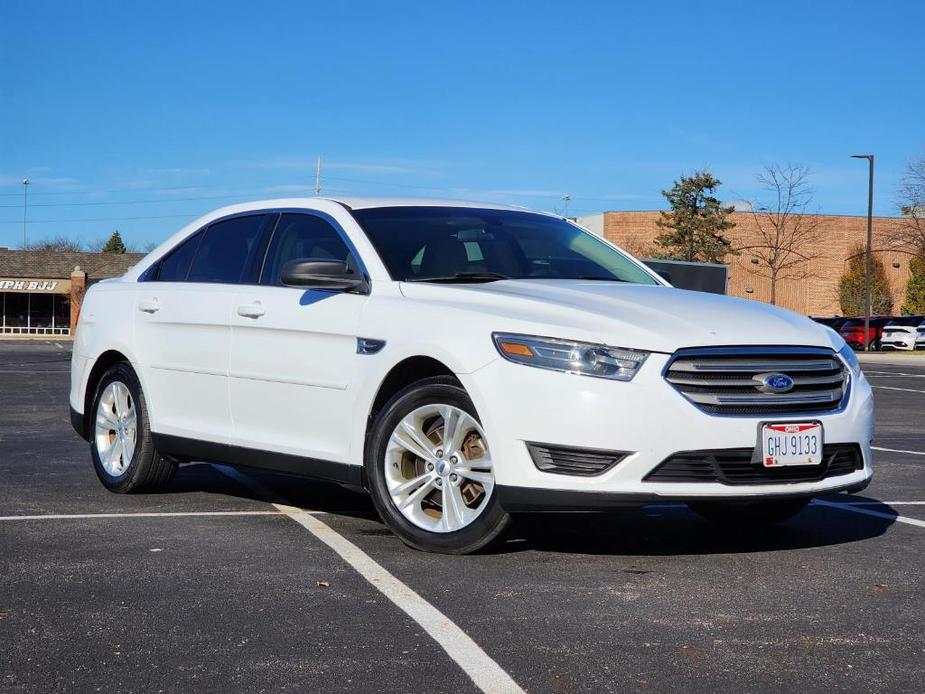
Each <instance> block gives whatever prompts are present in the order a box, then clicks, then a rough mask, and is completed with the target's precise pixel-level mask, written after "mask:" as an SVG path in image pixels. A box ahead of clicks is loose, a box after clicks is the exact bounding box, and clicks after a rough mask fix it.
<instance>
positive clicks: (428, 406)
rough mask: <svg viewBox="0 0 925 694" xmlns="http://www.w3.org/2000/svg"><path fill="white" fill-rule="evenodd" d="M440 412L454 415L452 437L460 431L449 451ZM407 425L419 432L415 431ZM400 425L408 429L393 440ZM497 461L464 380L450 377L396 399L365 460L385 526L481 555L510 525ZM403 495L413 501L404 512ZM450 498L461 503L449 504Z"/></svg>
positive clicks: (446, 549) (426, 543) (432, 547)
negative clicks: (462, 383)
mask: <svg viewBox="0 0 925 694" xmlns="http://www.w3.org/2000/svg"><path fill="white" fill-rule="evenodd" d="M439 412H447V413H448V416H449V418H450V424H451V425H452V428H451V432H452V431H458V432H459V433H458V434H457V435H456V436H455V437H454V436H451V437H450V438H451V441H450V443H449V445H447V446H446V447H447V449H448V450H446V451H443V448H442V447H443V446H444V445H446V438H445V434H446V430H447V428H448V426H447V418H446V417H443V416H442V415H440V414H437V413H439ZM406 423H411V424H409V426H411V427H412V429H413V432H414V433H413V434H407V432H408V431H410V430H409V429H408V428H407V427H406ZM400 426H401V427H405V428H403V429H401V432H400V434H399V435H397V436H393V433H394V432H396V429H398V428H399V427H400ZM422 436H423V437H424V438H422ZM425 439H426V440H425ZM401 442H404V444H403V443H401ZM416 442H422V443H421V444H417V443H416ZM454 442H455V443H454ZM412 449H413V450H414V451H416V452H418V453H421V455H417V454H416V453H412V452H411V451H412ZM437 453H440V455H437ZM425 454H426V456H428V457H425ZM489 456H490V445H489V444H488V442H487V440H486V437H485V434H484V432H483V431H482V429H481V423H480V422H479V419H478V414H477V413H476V411H475V407H474V406H473V405H472V401H471V400H470V399H469V396H468V395H467V394H466V391H465V390H464V389H463V388H462V387H460V385H459V383H458V381H456V380H455V379H453V378H450V377H445V376H441V377H435V378H428V379H424V380H421V381H418V382H417V383H414V384H412V385H410V386H408V387H407V388H405V389H404V390H402V391H401V392H399V393H397V394H396V395H395V396H394V397H392V399H391V400H389V402H388V403H386V405H385V407H383V408H382V409H381V410H380V411H379V413H378V414H377V415H376V417H375V420H374V421H373V423H372V426H371V428H370V433H369V437H368V439H367V445H366V453H365V460H364V465H365V469H366V479H367V484H368V486H369V491H370V496H371V497H372V500H373V504H374V505H375V507H376V510H377V511H378V512H379V516H380V517H381V518H382V521H383V522H384V523H385V524H386V525H387V526H388V527H389V528H390V529H391V530H392V531H393V532H394V533H395V534H396V535H398V537H399V538H400V539H401V540H402V542H404V543H405V544H406V545H408V546H409V547H413V548H414V549H419V550H422V551H425V552H441V553H444V554H470V553H472V552H476V551H479V550H481V549H484V548H486V547H487V546H488V545H490V544H491V543H492V542H493V541H495V540H496V539H497V538H498V537H499V536H500V535H501V534H502V532H503V531H504V529H505V528H506V527H507V525H508V523H509V522H510V516H509V515H508V514H507V513H506V512H505V511H504V510H503V509H502V508H501V506H500V505H499V504H498V495H497V494H496V493H494V487H495V485H494V472H493V462H492V461H490V458H489ZM454 461H455V462H454ZM486 470H487V472H486ZM419 480H423V482H421V483H420V484H418V485H415V482H417V481H419ZM438 484H439V485H440V486H439V487H438V486H436V485H438ZM402 487H405V488H407V489H405V490H402ZM396 498H397V499H398V502H401V501H405V502H406V505H405V507H404V510H403V509H400V508H399V505H398V502H396ZM450 498H452V499H453V500H454V502H453V503H450V504H447V506H446V507H444V500H445V499H446V500H449V499H450ZM460 502H461V503H462V504H463V506H462V507H460V506H459V504H460Z"/></svg>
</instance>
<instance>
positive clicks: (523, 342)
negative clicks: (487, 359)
mask: <svg viewBox="0 0 925 694" xmlns="http://www.w3.org/2000/svg"><path fill="white" fill-rule="evenodd" d="M491 337H492V339H493V340H494V341H495V347H497V349H498V352H499V353H500V354H501V356H502V357H504V358H505V359H507V360H508V361H512V362H515V363H517V364H526V365H527V366H536V367H538V368H540V369H552V370H553V371H564V372H566V373H572V374H581V375H582V376H596V377H598V378H609V379H612V380H614V381H631V380H633V376H635V375H636V372H637V371H639V367H640V366H642V363H643V362H644V361H645V360H646V357H648V356H649V353H648V352H640V351H639V350H635V349H624V348H622V347H608V346H607V345H597V344H593V343H590V342H574V341H572V340H557V339H555V338H551V337H535V336H533V335H513V334H511V333H493V334H492V336H491Z"/></svg>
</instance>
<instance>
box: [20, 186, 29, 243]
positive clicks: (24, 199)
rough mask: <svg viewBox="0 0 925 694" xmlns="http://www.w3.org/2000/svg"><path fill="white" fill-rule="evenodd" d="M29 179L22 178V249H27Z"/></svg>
mask: <svg viewBox="0 0 925 694" xmlns="http://www.w3.org/2000/svg"><path fill="white" fill-rule="evenodd" d="M29 183H30V181H29V179H28V178H24V179H22V249H23V250H26V207H27V205H28V204H29Z"/></svg>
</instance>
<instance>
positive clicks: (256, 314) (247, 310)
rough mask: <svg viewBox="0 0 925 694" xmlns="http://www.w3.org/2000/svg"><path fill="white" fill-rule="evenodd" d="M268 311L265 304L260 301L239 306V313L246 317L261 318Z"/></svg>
mask: <svg viewBox="0 0 925 694" xmlns="http://www.w3.org/2000/svg"><path fill="white" fill-rule="evenodd" d="M264 313H266V311H265V310H264V308H263V306H261V305H260V302H259V301H258V302H257V303H254V304H247V305H245V306H238V315H239V316H242V317H244V318H260V316H262V315H263V314H264Z"/></svg>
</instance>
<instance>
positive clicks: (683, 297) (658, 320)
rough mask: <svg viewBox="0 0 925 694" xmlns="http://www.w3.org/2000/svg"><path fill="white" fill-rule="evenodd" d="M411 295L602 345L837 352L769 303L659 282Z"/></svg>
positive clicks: (419, 287) (519, 283) (815, 328)
mask: <svg viewBox="0 0 925 694" xmlns="http://www.w3.org/2000/svg"><path fill="white" fill-rule="evenodd" d="M401 291H402V293H403V294H404V295H405V296H406V297H408V298H411V299H416V300H420V301H423V302H437V303H440V304H443V305H445V306H446V307H447V308H449V309H454V308H455V309H461V310H466V311H473V312H478V313H480V314H482V315H484V316H485V317H486V318H489V319H490V324H491V330H492V331H500V332H524V333H530V334H534V335H544V336H548V337H562V338H571V339H576V340H587V341H593V342H603V343H605V344H609V345H612V346H618V347H633V348H637V349H644V350H648V351H652V352H665V353H671V352H674V351H675V350H676V349H679V348H682V347H707V346H724V345H808V346H817V347H830V348H833V349H839V348H840V347H841V346H842V345H843V344H844V341H843V340H842V339H841V338H840V337H839V336H838V335H837V334H836V333H835V331H834V330H831V329H830V328H827V327H825V326H823V325H821V324H819V323H816V322H814V321H812V320H810V319H809V318H806V317H804V316H801V315H799V314H797V313H794V312H792V311H788V310H785V309H782V308H779V307H776V306H770V305H768V304H763V303H760V302H757V301H750V300H747V299H737V298H734V297H728V296H723V295H719V294H708V293H705V292H694V291H687V290H683V289H674V288H672V287H663V286H646V285H636V284H619V283H613V282H593V281H582V280H502V281H498V282H488V283H484V284H466V285H463V284H455V285H441V284H428V283H408V282H406V283H403V284H402V285H401Z"/></svg>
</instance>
